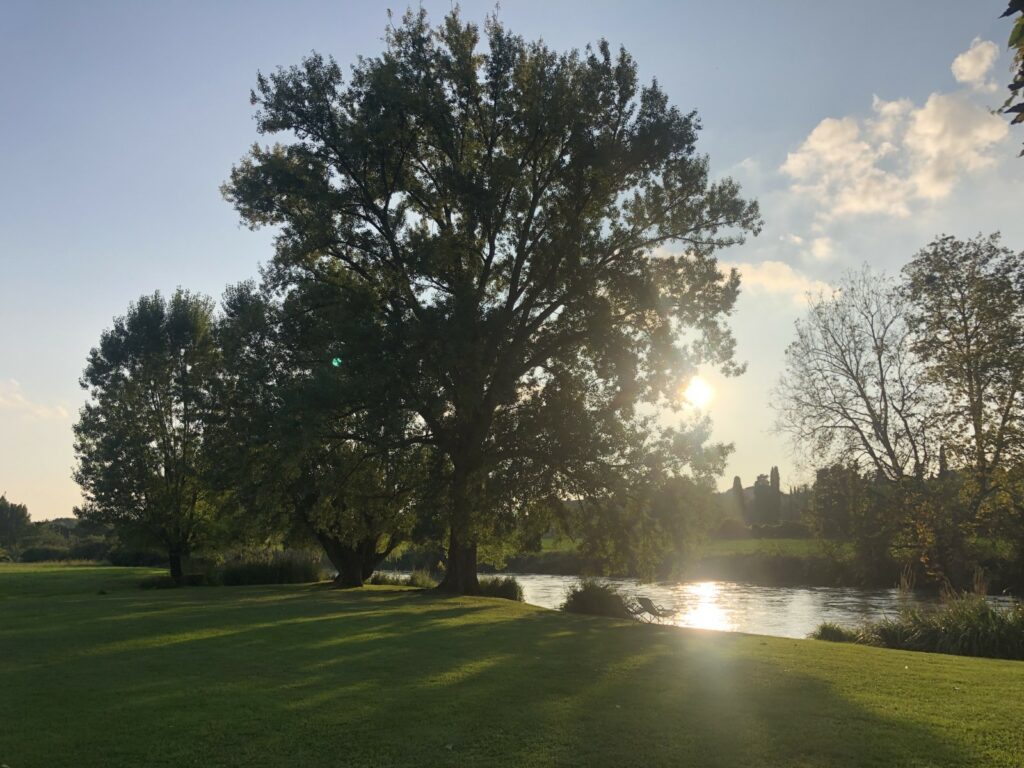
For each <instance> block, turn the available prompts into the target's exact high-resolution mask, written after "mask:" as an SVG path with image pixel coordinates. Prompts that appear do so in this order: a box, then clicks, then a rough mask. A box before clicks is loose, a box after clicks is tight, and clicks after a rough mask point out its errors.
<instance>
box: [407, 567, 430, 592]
mask: <svg viewBox="0 0 1024 768" xmlns="http://www.w3.org/2000/svg"><path fill="white" fill-rule="evenodd" d="M406 583H407V584H408V585H409V586H410V587H417V588H419V589H433V588H434V587H436V586H437V579H435V578H434V577H433V576H431V575H430V572H429V571H413V572H412V573H411V574H409V580H408V581H407V582H406Z"/></svg>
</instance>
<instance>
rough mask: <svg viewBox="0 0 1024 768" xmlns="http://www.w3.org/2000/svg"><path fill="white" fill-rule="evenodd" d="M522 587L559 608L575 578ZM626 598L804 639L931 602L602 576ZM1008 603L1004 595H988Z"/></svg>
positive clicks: (524, 578) (879, 593)
mask: <svg viewBox="0 0 1024 768" xmlns="http://www.w3.org/2000/svg"><path fill="white" fill-rule="evenodd" d="M511 575H513V576H515V577H516V579H517V580H518V581H519V583H520V584H521V585H522V586H523V593H524V597H525V599H526V602H527V603H531V604H533V605H539V606H542V607H544V608H556V609H557V608H559V607H560V606H561V604H562V602H563V601H564V600H565V592H566V590H567V589H568V588H569V587H570V586H571V585H572V584H575V583H576V582H577V578H576V577H574V576H547V575H544V574H522V573H516V574H511ZM603 581H607V582H609V583H611V584H614V585H615V586H616V587H618V588H619V590H620V591H621V592H622V593H623V594H626V595H630V596H634V597H636V596H641V595H643V596H646V597H649V598H651V599H652V600H653V601H654V603H655V604H656V605H659V606H661V607H663V608H666V609H670V610H671V611H672V615H671V617H670V618H668V619H666V620H665V621H666V622H668V623H673V624H676V625H677V626H680V627H694V628H697V629H714V630H721V631H727V632H749V633H752V634H757V635H775V636H777V637H807V634H808V633H809V632H811V631H812V630H813V629H814V628H815V627H817V626H818V625H819V624H820V623H821V622H823V621H832V622H835V623H837V624H842V625H844V626H848V627H855V626H857V625H859V624H862V623H863V622H864V621H865V620H874V619H880V618H882V617H883V616H886V615H889V616H892V615H895V614H896V613H898V612H899V610H900V608H903V607H910V606H921V605H933V604H935V603H936V602H938V598H937V597H936V596H934V595H930V594H922V593H904V592H900V590H898V589H877V590H872V589H853V588H845V587H764V586H757V585H755V584H741V583H737V582H730V581H690V582H681V583H648V584H641V583H640V582H638V581H636V580H634V579H603ZM992 599H993V601H994V602H997V603H1008V602H1009V599H1008V598H992Z"/></svg>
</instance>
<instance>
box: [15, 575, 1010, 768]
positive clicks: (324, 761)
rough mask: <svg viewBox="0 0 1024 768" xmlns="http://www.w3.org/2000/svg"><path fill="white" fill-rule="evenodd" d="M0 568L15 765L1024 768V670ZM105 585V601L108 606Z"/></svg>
mask: <svg viewBox="0 0 1024 768" xmlns="http://www.w3.org/2000/svg"><path fill="white" fill-rule="evenodd" d="M147 573H150V571H148V570H145V569H113V568H65V569H61V568H55V567H36V566H28V567H21V566H0V764H4V765H7V766H10V768H31V767H33V766H47V767H49V768H53V767H56V766H75V767H76V768H85V767H88V766H104V768H113V767H115V766H132V767H133V768H134V767H135V766H174V767H175V768H180V767H182V766H282V765H295V766H406V765H407V766H435V765H439V766H445V765H451V766H472V765H481V766H483V765H487V766H492V765H496V766H548V765H587V766H661V765H665V766H676V765H700V766H771V765H779V766H781V765H785V766H887V767H888V766H901V765H903V766H957V765H977V766H1019V765H1020V764H1021V761H1022V759H1024V729H1022V728H1021V722H1022V716H1024V702H1022V692H1024V663H1020V662H1005V661H993V660H986V659H968V658H958V657H949V656H941V655H936V654H917V653H909V652H901V651H889V650H882V649H875V648H866V647H857V646H844V645H833V644H829V643H824V642H817V641H808V640H803V641H800V640H786V639H778V638H768V637H759V636H752V635H739V634H717V633H710V632H698V631H685V630H679V629H674V628H668V627H656V626H648V625H638V624H633V623H629V622H619V621H613V620H609V619H600V618H590V617H582V616H571V615H564V614H560V613H556V612H552V611H545V610H542V609H539V608H533V607H531V606H527V605H521V604H516V603H512V602H509V601H506V600H497V599H491V600H488V599H471V598H442V597H439V596H436V595H435V594H432V593H425V592H418V591H415V590H406V589H401V588H391V587H374V588H367V589H363V590H358V591H339V590H334V589H331V588H329V587H328V586H326V585H299V586H295V585H291V586H281V587H222V588H193V589H183V590H151V591H142V590H139V589H137V588H135V587H134V582H135V581H137V580H138V579H139V578H141V577H142V576H143V575H145V574H147ZM100 590H103V591H105V592H106V594H98V592H99V591H100Z"/></svg>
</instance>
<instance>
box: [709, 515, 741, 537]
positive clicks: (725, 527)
mask: <svg viewBox="0 0 1024 768" xmlns="http://www.w3.org/2000/svg"><path fill="white" fill-rule="evenodd" d="M749 536H750V529H749V528H748V527H747V526H745V525H744V524H743V523H741V522H740V521H739V520H737V519H736V518H734V517H727V518H725V520H723V521H722V522H721V523H720V524H719V525H718V528H716V529H715V532H714V533H713V534H711V538H713V539H746V538H749Z"/></svg>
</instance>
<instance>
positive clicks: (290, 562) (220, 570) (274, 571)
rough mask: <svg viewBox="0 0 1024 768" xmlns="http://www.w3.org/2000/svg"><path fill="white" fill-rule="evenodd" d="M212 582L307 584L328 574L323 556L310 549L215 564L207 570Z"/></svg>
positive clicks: (248, 556) (228, 585) (251, 556)
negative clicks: (324, 566)
mask: <svg viewBox="0 0 1024 768" xmlns="http://www.w3.org/2000/svg"><path fill="white" fill-rule="evenodd" d="M205 575H206V576H207V578H208V581H209V582H211V583H218V584H223V585H224V586H226V587H236V586H244V585H248V584H306V583H308V582H311V581H322V580H323V579H324V578H325V574H324V569H323V566H322V565H321V563H320V557H319V556H318V555H314V554H312V553H309V552H299V551H289V550H285V551H284V552H272V553H265V554H262V555H253V554H248V555H246V556H245V557H243V558H238V559H233V560H228V561H226V562H225V563H224V564H223V565H221V566H214V567H212V568H211V569H209V570H208V571H207V573H206V574H205Z"/></svg>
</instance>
